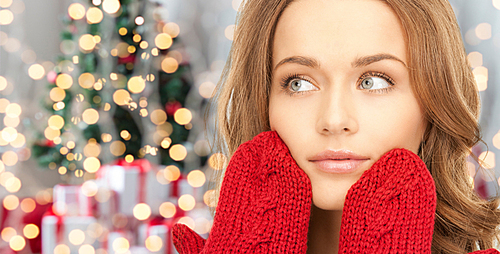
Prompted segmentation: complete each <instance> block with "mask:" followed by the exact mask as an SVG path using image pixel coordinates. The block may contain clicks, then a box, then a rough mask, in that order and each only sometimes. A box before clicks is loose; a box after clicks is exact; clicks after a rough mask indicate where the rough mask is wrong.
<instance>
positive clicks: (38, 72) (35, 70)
mask: <svg viewBox="0 0 500 254" xmlns="http://www.w3.org/2000/svg"><path fill="white" fill-rule="evenodd" d="M28 75H29V76H30V77H31V78H32V79H34V80H40V79H42V78H43V76H44V75H45V69H44V68H43V66H42V65H41V64H33V65H31V66H30V68H29V69H28Z"/></svg>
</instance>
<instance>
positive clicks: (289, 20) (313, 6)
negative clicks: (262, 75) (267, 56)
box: [273, 0, 406, 67]
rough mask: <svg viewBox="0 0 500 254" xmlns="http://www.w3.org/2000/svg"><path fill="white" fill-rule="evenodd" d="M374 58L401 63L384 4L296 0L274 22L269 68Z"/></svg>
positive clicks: (400, 45)
mask: <svg viewBox="0 0 500 254" xmlns="http://www.w3.org/2000/svg"><path fill="white" fill-rule="evenodd" d="M377 53H388V54H392V55H395V56H397V57H399V58H400V59H402V60H403V61H405V62H406V44H405V38H404V33H403V30H402V27H401V23H400V21H399V19H398V17H397V16H396V14H395V13H394V12H393V10H392V9H391V8H390V7H389V6H388V5H387V4H386V3H385V2H383V1H379V0H298V1H294V2H293V3H291V4H290V5H289V6H288V7H287V8H286V9H285V10H284V11H283V13H282V15H281V17H280V19H279V21H278V24H277V27H276V32H275V36H274V41H273V67H274V66H275V65H276V64H277V63H278V62H279V61H280V60H281V59H283V58H285V57H288V56H291V55H306V56H311V57H315V58H317V59H319V61H320V62H321V63H322V65H324V64H325V63H326V64H328V63H331V64H334V63H335V64H340V63H341V62H343V61H346V62H347V61H351V60H352V59H354V58H356V57H361V56H364V55H373V54H377ZM332 67H333V66H332Z"/></svg>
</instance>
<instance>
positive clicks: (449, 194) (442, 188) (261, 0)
mask: <svg viewBox="0 0 500 254" xmlns="http://www.w3.org/2000/svg"><path fill="white" fill-rule="evenodd" d="M291 2H293V0H247V1H246V2H245V3H244V4H243V5H242V8H241V9H240V13H239V14H238V16H237V22H236V24H237V26H236V31H235V36H234V41H233V45H232V47H231V51H230V54H229V57H228V59H227V62H226V65H225V67H224V70H223V73H222V76H221V79H220V81H219V83H218V84H217V91H216V94H215V96H214V97H213V98H212V100H211V102H210V103H209V107H208V108H207V111H206V114H205V118H206V119H208V116H209V115H210V113H211V111H212V110H214V109H217V114H216V118H215V119H216V120H215V126H216V133H215V134H214V142H213V144H211V145H212V149H213V151H216V152H220V153H222V154H224V155H226V156H227V158H230V157H231V156H232V154H233V153H234V152H235V151H236V149H237V148H238V146H239V145H240V144H242V143H244V142H246V141H248V140H251V139H252V138H253V137H254V136H255V135H257V134H259V133H261V132H263V131H268V130H270V127H269V118H268V117H269V113H268V112H269V94H270V87H271V77H272V68H271V65H272V46H273V40H274V32H275V29H276V24H277V21H278V19H279V17H280V15H281V13H282V12H283V10H284V9H285V8H286V7H287V6H288V5H289V4H290V3H291ZM384 2H385V3H387V4H388V5H389V6H390V7H391V8H392V9H393V10H394V12H395V13H396V15H397V16H398V17H399V19H400V21H401V23H402V27H403V30H404V32H405V34H406V40H407V49H408V50H407V51H408V59H409V62H408V66H409V69H410V81H411V84H412V89H413V91H414V94H415V95H416V97H417V100H418V101H419V103H420V105H422V107H423V110H424V115H425V117H426V120H427V121H428V123H429V124H428V127H427V130H426V131H425V135H424V140H423V142H422V144H421V147H420V149H419V152H418V155H419V156H420V158H421V159H422V160H423V161H424V162H425V164H426V165H427V168H428V169H429V170H430V172H431V174H432V176H433V178H434V180H435V183H436V192H437V209H436V219H435V225H434V235H433V243H432V251H433V252H434V253H466V252H471V251H475V250H477V249H486V248H492V247H494V246H493V244H494V239H495V238H496V239H498V235H499V232H498V226H499V225H500V209H499V208H498V206H499V204H500V200H499V199H491V200H483V199H481V198H480V197H479V196H478V195H477V194H476V193H475V191H474V189H473V188H472V186H471V184H470V182H469V178H470V177H469V175H468V169H467V157H468V156H469V155H471V156H472V157H473V158H474V159H475V160H476V161H477V162H478V163H479V159H478V158H477V157H475V156H474V155H473V154H472V153H471V148H472V147H473V146H474V145H475V144H477V143H478V142H480V141H482V139H481V133H480V128H479V124H478V117H479V112H480V99H479V93H478V90H477V86H476V84H475V81H474V77H473V74H472V71H471V69H470V67H469V64H468V62H467V57H466V53H465V49H464V45H463V42H462V37H461V34H460V29H459V27H458V24H457V21H456V18H455V15H454V12H453V9H452V7H451V6H450V4H449V2H448V1H447V0H385V1H384ZM443 98H446V99H443ZM482 142H483V143H484V141H482ZM222 177H223V171H222V170H219V171H216V174H215V175H214V178H215V184H216V187H215V188H216V189H219V188H220V183H221V181H222Z"/></svg>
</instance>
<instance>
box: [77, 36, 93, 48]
mask: <svg viewBox="0 0 500 254" xmlns="http://www.w3.org/2000/svg"><path fill="white" fill-rule="evenodd" d="M78 45H80V48H82V49H83V50H86V51H92V50H93V49H94V48H95V45H96V41H95V39H94V36H92V35H90V34H84V35H82V36H81V37H80V40H78Z"/></svg>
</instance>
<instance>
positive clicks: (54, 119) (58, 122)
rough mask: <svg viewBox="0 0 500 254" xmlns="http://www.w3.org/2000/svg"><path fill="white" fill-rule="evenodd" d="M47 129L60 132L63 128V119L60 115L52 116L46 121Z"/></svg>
mask: <svg viewBox="0 0 500 254" xmlns="http://www.w3.org/2000/svg"><path fill="white" fill-rule="evenodd" d="M48 124H49V127H51V128H54V129H57V130H60V129H61V128H62V127H64V118H63V117H62V116H60V115H52V116H50V117H49V120H48Z"/></svg>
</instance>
